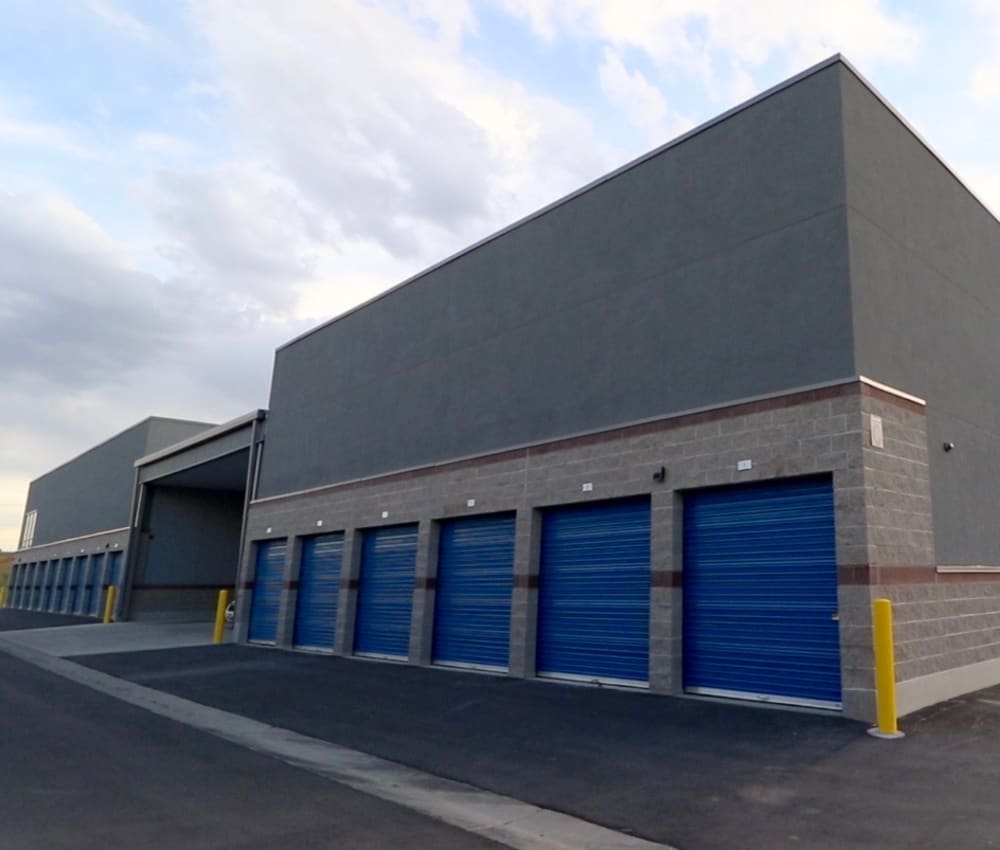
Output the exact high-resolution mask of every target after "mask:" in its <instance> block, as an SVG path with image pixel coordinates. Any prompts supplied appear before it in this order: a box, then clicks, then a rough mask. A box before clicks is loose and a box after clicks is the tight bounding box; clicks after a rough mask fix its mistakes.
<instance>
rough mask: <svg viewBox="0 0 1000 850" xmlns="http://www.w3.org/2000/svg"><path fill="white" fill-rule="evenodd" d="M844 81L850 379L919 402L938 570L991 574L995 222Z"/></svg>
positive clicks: (997, 465)
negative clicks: (962, 568)
mask: <svg viewBox="0 0 1000 850" xmlns="http://www.w3.org/2000/svg"><path fill="white" fill-rule="evenodd" d="M842 73H843V79H844V133H845V139H846V151H845V154H846V163H847V169H848V174H847V176H848V184H847V185H848V204H849V212H848V227H849V232H850V246H851V278H852V285H853V300H854V323H855V337H856V345H857V366H858V371H859V372H860V373H861V374H863V375H867V376H869V377H871V378H874V379H876V380H879V381H882V382H884V383H887V384H891V385H893V386H896V387H898V388H900V389H903V390H906V391H908V392H910V393H913V394H915V395H919V396H921V397H923V398H925V399H926V400H927V433H928V442H929V447H930V473H931V487H932V498H933V502H934V530H935V540H936V546H937V560H938V563H942V564H1000V524H998V521H997V516H998V512H997V511H998V504H1000V484H998V482H1000V223H998V222H997V220H996V219H995V218H994V217H993V216H992V215H991V214H990V213H989V212H988V211H987V210H986V209H985V208H984V207H983V206H982V205H981V204H980V203H979V202H978V201H976V199H975V198H974V197H973V196H972V195H971V194H970V193H969V192H968V191H967V190H966V189H965V188H964V187H963V186H962V185H961V184H960V183H959V182H958V180H957V179H956V178H955V177H954V176H953V175H952V174H951V173H950V172H949V171H948V169H947V168H945V166H944V165H942V163H941V162H940V161H939V160H938V159H937V158H936V157H935V156H934V155H933V154H931V152H930V151H929V150H928V149H927V148H926V147H925V146H924V145H923V144H921V142H920V141H919V139H917V138H916V137H915V136H914V135H913V134H912V133H911V132H910V131H909V130H908V129H907V128H906V127H905V126H904V125H903V124H902V123H901V122H900V121H899V119H897V118H896V117H895V116H894V115H893V114H892V113H891V112H890V111H889V110H888V109H886V107H885V106H884V105H883V104H882V103H881V102H880V101H879V100H878V99H877V98H876V97H875V96H874V95H873V94H872V93H871V92H870V91H869V90H868V89H867V88H866V87H865V86H864V85H862V83H861V82H860V81H858V79H857V78H856V77H855V76H854V75H853V74H852V73H851V72H850V71H849V70H847V69H844V70H843V72H842ZM945 441H950V442H954V443H955V450H954V451H952V452H949V453H945V452H944V451H943V450H942V445H943V443H944V442H945Z"/></svg>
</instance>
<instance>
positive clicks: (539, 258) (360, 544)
mask: <svg viewBox="0 0 1000 850" xmlns="http://www.w3.org/2000/svg"><path fill="white" fill-rule="evenodd" d="M997 268H1000V225H998V222H997V219H996V218H995V217H994V216H993V215H992V214H991V213H990V212H989V211H988V210H987V209H985V208H984V207H983V205H982V204H981V203H980V202H979V201H978V200H977V199H976V198H975V197H974V196H973V195H972V194H971V193H970V192H969V191H968V189H967V188H966V187H965V186H964V185H963V184H962V183H961V182H960V181H959V179H958V178H957V177H956V176H955V175H954V174H953V173H952V172H951V171H950V170H949V169H948V167H947V166H946V165H944V164H943V163H942V161H941V160H940V159H939V158H938V157H937V156H936V155H935V154H934V152H933V151H932V150H931V149H930V148H929V147H928V146H927V145H926V143H925V142H923V141H922V140H921V139H920V138H919V137H917V136H916V135H915V134H914V132H913V131H912V130H911V129H910V128H909V127H908V125H907V124H906V123H905V121H904V120H903V119H902V118H901V117H900V116H899V115H898V114H897V113H896V112H894V111H893V110H892V108H891V107H890V106H889V105H888V104H887V103H886V102H885V101H884V100H883V99H882V98H881V97H880V96H879V95H878V94H877V93H876V92H875V91H874V90H873V89H872V88H871V87H870V86H869V85H868V84H867V83H866V82H865V81H864V80H863V79H862V78H861V77H860V76H859V75H858V74H857V72H856V71H854V69H853V68H852V67H851V66H850V65H849V64H847V63H846V62H845V61H843V60H842V59H840V58H839V57H835V58H833V59H831V60H829V61H827V62H824V63H822V64H820V65H818V66H816V67H814V68H812V69H810V70H808V71H806V72H804V73H803V74H801V75H799V76H798V77H796V78H794V79H792V80H790V81H788V82H787V83H785V84H782V85H780V86H778V87H776V88H775V89H772V90H770V91H768V92H766V93H764V94H763V95H761V96H759V97H757V98H755V99H754V100H752V101H750V102H749V103H747V104H745V105H743V106H741V107H739V108H737V109H734V110H732V111H731V112H729V113H726V114H725V115H723V116H720V117H719V118H718V119H716V120H714V121H711V122H709V123H708V124H706V125H704V126H702V127H699V128H697V129H696V130H693V131H691V132H690V133H687V134H686V135H684V136H682V137H681V138H679V139H677V140H675V141H674V142H671V143H670V144H668V145H666V146H664V147H663V148H660V149H658V150H656V151H654V152H653V153H651V154H649V155H647V156H645V157H642V158H641V159H639V160H637V161H635V162H633V163H631V164H629V165H627V166H625V167H624V168H621V169H619V170H618V171H616V172H615V173H613V174H611V175H609V176H608V177H606V178H603V179H601V180H598V181H597V182H595V183H593V184H591V185H589V186H587V187H584V188H583V189H581V190H579V191H578V192H576V193H574V194H573V195H571V196H569V197H568V198H566V199H564V200H562V201H560V202H558V203H556V204H553V205H552V206H550V207H547V208H546V209H543V210H541V211H540V212H538V213H536V214H534V215H532V216H529V217H528V218H527V219H525V220H523V221H521V222H518V223H517V224H515V225H513V226H511V227H509V228H507V229H506V230H504V231H502V232H500V233H498V234H496V235H494V236H493V237H490V238H489V239H486V240H484V241H483V242H481V243H479V244H477V245H475V246H472V247H471V248H469V249H467V250H466V251H463V252H461V253H460V254H458V255H456V256H454V257H452V258H450V259H448V260H446V261H444V262H442V263H440V264H438V265H437V266H435V267H433V268H431V269H430V270H428V271H426V272H424V273H422V274H420V275H418V276H417V277H415V278H413V279H411V280H409V281H407V282H405V283H404V284H402V285H400V286H398V287H396V288H395V289H393V290H391V291H389V292H387V293H385V294H384V295H382V296H380V297H379V298H376V299H374V300H373V301H371V302H369V303H368V304H366V305H364V306H362V307H360V308H358V309H356V310H353V311H351V312H349V313H347V314H345V315H343V316H340V317H339V318H337V319H335V320H333V321H331V322H329V323H327V324H325V325H322V326H320V327H318V328H316V329H314V330H313V331H311V332H310V333H308V334H305V335H304V336H302V337H300V338H298V339H296V340H293V341H292V342H290V343H288V344H287V345H285V346H283V347H282V348H281V349H279V350H278V352H277V355H276V359H275V366H274V375H273V382H272V392H271V403H270V409H269V412H268V417H267V434H266V444H265V446H264V450H263V452H262V454H261V455H260V462H259V464H258V463H257V462H256V461H254V460H253V457H252V453H254V452H256V451H257V447H258V446H259V437H260V433H259V431H258V432H257V437H251V438H250V439H249V442H248V454H247V455H246V460H247V468H248V470H249V471H250V472H252V475H250V476H249V478H248V480H249V481H250V482H251V483H250V488H249V493H250V498H249V499H248V500H247V501H248V508H247V510H246V513H245V516H244V517H243V523H244V525H245V531H244V534H243V545H242V555H241V558H242V566H241V575H240V578H239V583H238V589H239V594H238V607H237V634H238V637H239V638H240V639H241V640H248V641H250V642H253V643H262V644H273V645H276V646H282V647H297V648H300V649H306V650H311V651H325V652H333V653H336V654H353V655H359V656H365V657H371V658H380V659H391V660H396V661H406V662H408V663H411V664H440V665H443V666H457V667H472V668H476V669H486V670H492V671H496V672H502V673H506V674H508V675H512V676H539V677H551V678H555V679H564V680H573V681H581V682H594V683H606V684H612V685H621V686H632V687H636V688H644V689H648V690H650V691H653V692H657V693H671V694H682V693H691V694H701V695H714V696H724V697H734V698H742V699H752V700H762V701H768V702H777V703H789V704H794V705H804V706H815V707H823V708H830V709H840V710H842V711H843V712H844V714H845V715H847V716H849V717H857V718H865V719H870V718H871V717H872V716H873V713H874V709H873V677H872V669H871V667H872V648H871V614H870V607H871V601H872V599H873V598H876V597H882V596H887V597H889V598H891V599H893V600H894V602H895V610H896V618H897V620H896V635H895V637H896V656H897V661H898V668H897V676H898V681H899V702H900V708H901V711H902V713H907V712H909V711H912V710H914V709H916V708H919V707H921V706H924V705H928V704H930V703H933V702H936V701H939V700H941V699H945V698H947V697H949V696H952V695H955V694H958V693H963V692H966V691H970V690H973V689H976V688H978V687H983V686H986V685H990V684H995V683H996V682H998V681H1000V526H998V525H997V523H996V519H995V514H996V506H997V503H998V498H997V484H996V482H997V480H998V479H1000V437H998V436H997V435H998V433H1000V432H998V423H1000V387H998V385H997V383H996V380H995V374H994V373H995V367H996V363H998V362H1000V333H998V328H1000V325H998V321H997V315H998V314H1000V287H998V286H997V278H996V269H997ZM255 421H256V420H255ZM249 447H252V451H251V450H250V448H249ZM258 467H259V468H258ZM241 468H242V467H241ZM29 507H30V504H29ZM165 545H167V544H165ZM21 557H23V553H22V556H21ZM171 563H176V561H172V560H171V559H170V558H169V557H168V558H166V560H164V561H163V564H164V569H165V570H167V571H169V569H170V564H171ZM220 575H221V572H220Z"/></svg>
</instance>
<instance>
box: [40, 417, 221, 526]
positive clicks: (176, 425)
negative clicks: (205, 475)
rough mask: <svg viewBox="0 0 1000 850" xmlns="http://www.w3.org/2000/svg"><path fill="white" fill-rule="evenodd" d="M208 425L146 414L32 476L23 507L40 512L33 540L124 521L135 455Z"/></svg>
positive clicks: (127, 515) (167, 443) (149, 450)
mask: <svg viewBox="0 0 1000 850" xmlns="http://www.w3.org/2000/svg"><path fill="white" fill-rule="evenodd" d="M209 427H211V426H210V425H208V424H206V423H204V422H188V421H184V420H177V419H161V418H158V417H154V418H151V419H146V420H143V421H142V422H139V423H138V424H136V425H133V426H132V427H131V428H128V429H126V430H125V431H122V432H121V433H120V434H117V435H116V436H114V437H112V438H111V439H109V440H106V441H105V442H103V443H100V444H99V445H97V446H94V448H92V449H90V450H88V451H86V452H84V453H83V454H81V455H79V456H78V457H76V458H74V459H73V460H71V461H68V462H67V463H64V464H62V465H61V466H58V467H56V468H55V469H53V470H52V471H51V472H48V473H46V474H45V475H43V476H41V477H40V478H38V479H36V480H35V481H33V482H32V483H31V485H30V486H29V488H28V500H27V507H26V511H31V510H37V511H38V518H37V521H36V526H35V536H34V544H33V545H35V546H38V545H40V544H43V543H51V542H53V541H56V540H63V539H66V538H68V537H78V536H80V535H83V534H91V533H94V532H97V531H104V530H106V529H111V528H121V527H122V526H125V525H128V522H129V507H130V505H131V502H132V488H133V485H134V483H135V469H134V467H133V463H134V462H135V460H136V459H137V458H140V457H142V456H143V455H146V454H149V453H150V452H153V451H157V450H158V449H162V448H165V447H166V446H168V445H171V444H173V443H175V442H178V441H179V440H183V439H186V438H187V437H190V436H193V435H194V434H197V433H199V432H200V431H203V430H205V429H206V428H209Z"/></svg>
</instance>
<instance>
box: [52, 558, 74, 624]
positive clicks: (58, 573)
mask: <svg viewBox="0 0 1000 850" xmlns="http://www.w3.org/2000/svg"><path fill="white" fill-rule="evenodd" d="M72 565H73V559H72V558H63V559H62V561H57V562H56V563H55V565H54V568H53V570H52V583H51V586H50V591H49V604H48V605H47V606H46V610H47V611H52V612H56V611H61V610H62V604H63V591H64V588H65V586H66V574H67V573H68V572H69V569H70V567H71V566H72Z"/></svg>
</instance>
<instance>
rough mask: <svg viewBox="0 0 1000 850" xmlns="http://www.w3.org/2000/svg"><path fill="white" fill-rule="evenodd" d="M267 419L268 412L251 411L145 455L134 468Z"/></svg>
mask: <svg viewBox="0 0 1000 850" xmlns="http://www.w3.org/2000/svg"><path fill="white" fill-rule="evenodd" d="M266 418H267V411H266V410H251V411H250V412H249V413H244V414H243V415H242V416H237V417H236V418H235V419H230V420H229V421H228V422H223V423H222V424H221V425H216V426H215V427H214V428H209V429H208V430H207V431H202V432H201V433H199V434H195V435H194V436H193V437H188V438H187V439H185V440H181V441H180V442H179V443H174V444H173V445H172V446H167V447H166V448H165V449H160V450H159V451H155V452H152V453H151V454H148V455H144V456H143V457H141V458H139V459H138V460H137V461H136V462H135V464H134V466H135V467H136V468H139V467H140V466H147V465H148V464H150V463H154V462H155V461H158V460H163V458H165V457H171V456H172V455H176V454H180V453H181V452H184V451H187V450H188V449H190V448H193V447H194V446H200V445H202V444H203V443H210V442H211V441H212V440H215V439H217V438H219V437H222V436H225V435H226V434H230V433H232V432H233V431H239V430H240V429H241V428H245V427H247V426H248V425H252V424H253V423H254V422H263V421H264V420H265V419H266Z"/></svg>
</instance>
